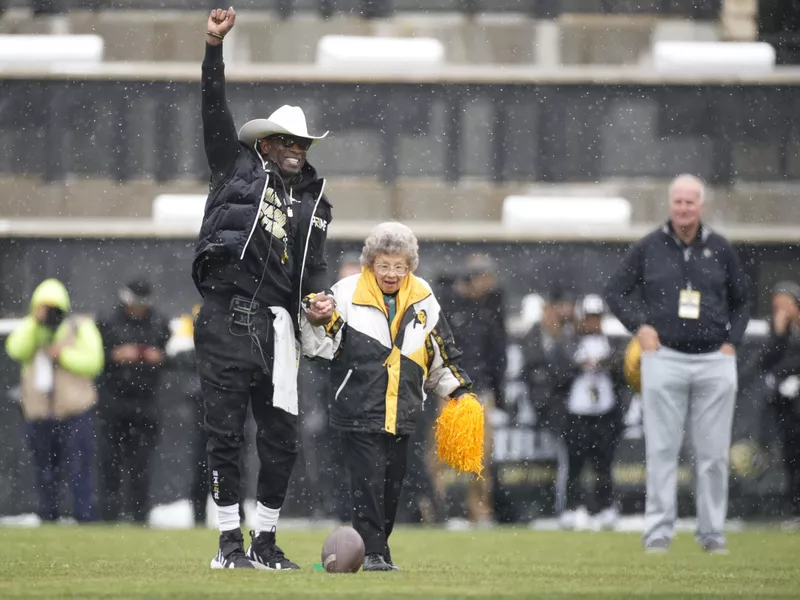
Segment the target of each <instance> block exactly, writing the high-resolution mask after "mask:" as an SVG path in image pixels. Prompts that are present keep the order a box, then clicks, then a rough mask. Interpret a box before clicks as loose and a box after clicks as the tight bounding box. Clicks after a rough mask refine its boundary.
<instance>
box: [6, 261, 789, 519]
mask: <svg viewBox="0 0 800 600" xmlns="http://www.w3.org/2000/svg"><path fill="white" fill-rule="evenodd" d="M360 271H361V265H360V264H359V257H358V255H357V254H345V255H343V256H341V257H340V259H339V261H338V270H337V271H336V272H335V273H334V275H335V277H334V278H333V279H334V280H339V279H341V278H344V277H347V276H348V275H352V274H355V273H358V272H360ZM500 272H501V270H500V268H499V267H498V265H497V263H496V262H494V261H493V259H492V258H491V257H489V256H488V255H485V254H475V255H471V256H469V257H468V258H467V260H466V261H465V262H464V263H463V264H461V265H457V266H454V268H452V269H451V270H449V271H448V272H447V273H445V274H442V275H441V276H440V277H439V278H438V279H437V280H436V281H434V282H432V284H433V285H434V288H435V293H436V296H437V298H438V299H439V301H440V303H441V305H442V307H443V308H444V311H445V314H446V315H447V318H448V321H449V323H450V326H451V328H452V330H453V333H454V336H455V338H456V340H457V341H458V344H459V346H460V348H461V351H462V352H463V357H462V364H463V366H464V368H465V369H467V370H468V372H469V373H470V374H471V376H472V379H473V381H474V391H475V392H476V394H477V395H478V397H479V398H480V401H481V403H482V404H483V405H484V407H485V413H486V416H487V424H486V425H487V426H486V434H487V435H486V440H485V444H486V464H485V469H486V470H485V477H484V478H474V477H471V478H470V480H469V483H468V484H467V486H466V487H467V491H466V498H465V502H464V506H463V507H461V511H462V513H463V517H464V518H465V519H466V520H468V521H469V522H470V523H472V524H473V525H474V526H476V527H485V526H491V525H492V524H493V523H494V522H495V521H496V515H495V502H494V499H493V497H492V494H493V491H494V487H495V485H494V480H493V476H492V474H493V469H492V465H491V456H492V430H493V425H496V424H497V423H501V422H504V421H505V422H507V421H508V420H509V418H510V417H513V415H509V412H510V411H513V410H514V409H515V408H514V407H512V406H507V404H506V401H505V397H504V396H505V391H506V373H507V364H506V357H507V352H506V349H507V347H508V345H509V343H510V339H509V334H508V333H507V331H506V322H507V319H506V317H507V315H506V314H505V307H506V302H505V300H504V296H503V287H502V282H501V281H500V279H499V277H498V273H500ZM543 297H544V302H543V305H542V310H541V315H540V317H539V318H538V319H537V320H536V322H535V324H534V325H533V326H532V327H531V328H530V329H529V330H528V331H527V332H526V333H525V334H524V335H523V336H522V337H521V338H520V339H519V340H518V342H519V345H520V347H521V349H522V355H523V366H522V379H523V381H524V382H525V384H526V386H527V389H528V396H529V399H530V401H531V403H532V405H533V407H534V408H535V410H536V413H537V419H538V426H540V427H544V428H547V429H549V430H550V431H552V432H555V434H556V435H557V436H558V437H559V439H560V440H562V442H563V445H564V447H565V449H566V455H567V463H568V464H567V479H566V490H565V494H564V495H563V497H562V498H560V499H559V503H560V505H559V506H558V507H557V513H558V514H559V519H560V525H561V526H562V527H563V528H567V529H572V528H583V527H585V526H586V525H587V522H588V521H589V520H590V519H594V520H595V522H596V524H597V525H598V526H599V527H606V528H613V527H614V525H615V523H616V522H617V519H618V517H619V511H618V508H617V505H616V501H615V494H614V489H613V479H612V463H613V460H614V453H615V449H616V447H617V444H618V443H619V441H620V439H621V434H622V430H623V422H622V419H623V413H624V409H625V407H624V406H622V402H623V398H626V397H628V396H629V394H627V395H626V394H625V393H624V390H625V388H626V387H627V386H629V385H630V384H631V377H630V373H628V374H627V378H626V372H625V361H626V358H628V359H630V351H631V350H630V347H628V348H625V347H624V346H623V347H620V346H619V344H617V345H616V346H615V345H614V344H612V343H610V340H609V338H608V336H607V335H606V333H604V326H603V324H604V323H605V322H607V320H608V319H609V316H610V314H609V312H608V308H607V302H606V301H605V299H604V297H603V296H602V295H600V294H589V295H585V296H582V297H578V296H576V295H575V294H574V293H573V292H572V286H571V284H570V283H569V282H566V281H558V282H556V283H555V284H553V285H552V286H551V288H550V289H549V290H548V291H547V292H546V293H545V294H543ZM112 305H113V306H111V307H110V309H109V310H108V312H107V313H104V314H102V315H101V316H100V317H99V318H98V319H96V320H95V319H93V318H92V317H90V316H88V315H78V314H73V313H72V312H71V310H70V300H69V295H68V292H67V290H66V289H65V288H64V286H63V285H62V284H61V283H60V282H58V281H57V280H47V281H45V282H43V283H41V284H40V285H39V286H38V287H37V288H36V291H35V292H34V294H33V296H32V298H31V305H30V312H29V314H28V315H27V316H26V317H25V318H24V319H22V320H21V322H20V325H19V326H18V327H17V329H16V330H15V331H14V332H12V334H11V335H10V336H9V337H8V339H7V342H6V349H7V352H8V353H9V355H10V356H11V357H12V358H14V359H15V360H17V361H19V362H20V363H22V364H23V365H24V368H23V377H22V385H21V389H22V399H21V409H22V412H23V415H24V419H25V426H26V429H25V435H26V438H27V441H28V444H29V447H30V449H31V452H32V455H33V458H34V461H35V470H36V483H37V486H38V492H39V511H38V512H39V516H40V517H41V519H43V520H46V521H53V520H58V519H60V518H62V517H65V516H68V515H69V514H70V513H71V515H72V516H73V517H74V518H75V519H76V520H77V521H80V522H87V521H94V520H103V521H118V520H121V519H125V520H132V521H135V522H139V523H145V522H146V520H147V515H148V512H149V510H150V508H151V494H150V492H151V485H152V484H151V477H150V475H151V463H152V459H153V452H154V449H155V448H156V444H157V441H158V437H159V429H160V422H159V411H158V410H157V404H158V403H157V394H158V393H159V390H160V389H161V387H160V384H161V379H162V376H163V375H164V373H165V372H166V371H167V370H174V371H178V372H179V373H181V377H182V378H184V381H185V383H186V385H185V390H186V400H187V403H188V405H189V406H191V407H192V409H193V415H192V417H191V419H190V420H191V421H192V422H191V423H189V424H188V426H187V427H186V429H185V431H186V432H187V436H188V439H186V446H187V448H189V452H190V454H191V464H192V465H193V466H194V473H193V474H192V477H191V481H192V483H191V486H190V489H188V490H186V495H187V496H189V497H190V498H191V500H192V504H193V507H194V517H195V520H196V522H198V523H203V522H205V520H206V516H207V515H206V506H207V499H208V494H209V480H208V476H207V473H206V469H205V464H206V463H205V435H204V433H203V408H202V402H201V399H200V393H199V381H197V374H196V361H195V356H194V350H193V347H192V344H191V327H192V316H191V315H189V314H187V315H186V316H185V317H184V318H182V319H181V320H179V322H178V328H177V329H173V331H170V324H169V321H168V319H167V318H166V317H165V316H164V315H162V314H161V313H160V312H159V310H158V308H157V307H156V306H155V294H154V290H153V289H151V286H150V284H149V283H148V281H147V280H146V279H145V278H142V279H137V280H133V281H129V282H127V283H126V284H125V285H123V286H122V287H121V288H120V290H119V294H118V298H117V299H116V300H115V301H114V302H112ZM194 310H195V312H196V310H197V307H195V309H194ZM770 332H771V333H770V335H769V337H768V338H767V340H766V342H765V343H764V347H763V350H762V352H761V354H760V355H759V357H758V365H759V368H761V369H762V371H763V372H764V374H765V375H766V378H767V382H768V385H769V388H770V390H771V401H770V402H769V403H768V404H767V406H768V410H769V415H768V417H769V418H772V419H774V420H775V422H776V423H777V424H778V426H779V430H780V431H781V435H782V438H781V446H782V454H783V467H784V469H785V471H786V476H787V482H788V485H787V487H786V513H787V517H789V518H790V519H793V520H792V521H791V523H794V525H795V526H796V525H797V524H798V523H799V522H800V520H799V519H800V475H799V472H800V285H798V284H796V283H794V282H791V281H783V282H781V283H779V284H778V285H777V286H775V288H774V290H773V295H772V316H771V319H770ZM178 338H179V339H181V340H183V342H182V343H178V344H175V343H174V342H175V340H176V339H178ZM170 339H172V340H173V343H172V344H170ZM169 346H171V349H170V351H169V352H168V347H169ZM93 383H94V385H92V384H93ZM299 385H300V402H301V419H300V434H301V439H302V444H301V447H302V456H303V459H304V461H305V470H304V471H305V473H306V474H307V477H306V481H305V485H306V487H307V488H308V497H307V498H306V499H305V500H304V501H305V502H307V504H308V513H309V514H310V515H311V516H312V517H314V518H334V519H336V520H339V521H342V522H346V521H348V520H349V518H350V515H349V512H350V504H349V492H348V490H347V489H346V484H345V483H344V481H345V478H344V477H343V476H342V473H343V472H344V461H343V456H342V453H341V448H340V444H339V443H338V442H337V436H338V434H337V432H335V431H334V430H332V429H331V428H330V427H329V426H328V409H329V404H330V399H331V395H332V389H331V382H330V380H329V377H328V366H327V363H319V362H304V364H303V366H302V368H301V371H300V381H299ZM634 385H635V384H634ZM439 402H440V401H439V400H438V399H436V398H430V401H429V402H427V403H426V408H425V411H424V412H425V414H424V416H423V419H425V420H427V425H432V423H433V420H434V419H435V418H436V415H437V413H438V410H439V407H440V404H439ZM419 431H420V433H419V435H418V436H417V438H418V439H417V440H416V442H417V443H416V446H415V448H416V450H415V451H414V455H415V457H416V460H417V463H418V465H419V466H420V470H419V471H415V472H414V473H413V474H412V476H411V481H410V484H411V485H409V486H408V490H409V493H408V496H409V498H410V500H409V501H410V502H411V503H412V504H413V505H414V506H413V510H414V511H416V512H417V514H418V515H419V517H420V519H421V520H422V521H423V522H428V523H437V522H443V521H444V520H446V518H447V517H448V516H452V514H453V511H452V510H448V498H447V486H446V472H445V469H444V468H443V467H442V466H441V464H440V463H439V462H438V461H437V460H436V459H435V457H434V456H433V452H432V448H433V444H432V440H431V439H430V435H431V434H430V432H431V431H432V428H431V427H429V426H425V427H420V428H419ZM585 468H588V469H590V470H591V472H592V474H593V475H592V477H593V481H592V482H591V485H589V486H586V489H584V487H585V486H584V483H585V481H584V480H583V479H582V477H581V474H582V473H584V469H585ZM62 484H68V488H69V491H70V506H71V510H70V511H66V510H65V508H64V507H60V506H59V503H58V498H59V496H60V494H59V493H58V489H59V486H61V485H62ZM242 495H243V497H246V495H247V491H246V489H245V486H244V485H243V492H242ZM449 508H450V509H451V508H452V507H449ZM448 512H449V515H448ZM456 512H458V509H457V510H456Z"/></svg>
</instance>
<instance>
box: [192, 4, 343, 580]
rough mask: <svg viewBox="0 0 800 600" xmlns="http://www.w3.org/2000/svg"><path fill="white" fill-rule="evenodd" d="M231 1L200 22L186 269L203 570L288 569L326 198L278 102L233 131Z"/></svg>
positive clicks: (297, 123)
mask: <svg viewBox="0 0 800 600" xmlns="http://www.w3.org/2000/svg"><path fill="white" fill-rule="evenodd" d="M235 22H236V12H235V11H234V10H233V8H230V9H227V10H224V9H214V10H212V11H211V13H210V14H209V17H208V21H207V32H206V46H205V58H204V59H203V67H202V77H201V113H202V122H203V139H204V143H205V152H206V158H207V160H208V166H209V169H210V171H211V182H210V189H209V195H208V200H207V202H206V207H205V214H204V216H203V222H202V225H201V228H200V234H199V236H198V240H197V245H196V247H195V256H194V261H193V265H192V276H193V279H194V283H195V285H196V287H197V289H198V291H199V292H200V294H201V295H202V296H203V305H202V307H201V309H200V313H199V314H198V315H197V319H196V322H195V329H194V340H195V350H196V352H197V360H198V373H199V376H200V390H201V394H202V397H203V403H204V406H205V426H206V435H207V438H208V444H207V450H208V471H209V477H210V483H211V496H212V498H213V500H214V502H215V503H216V505H217V513H218V516H219V529H220V537H219V549H218V552H217V554H216V556H215V557H214V558H213V559H212V561H211V568H214V569H222V568H224V569H238V568H245V569H251V568H266V569H273V570H291V569H298V568H299V567H298V565H297V564H296V563H294V562H292V561H290V560H289V559H288V558H286V556H285V554H284V553H283V551H282V550H281V548H280V547H279V546H277V544H276V531H277V525H278V517H279V515H280V510H281V507H282V506H283V503H284V500H285V498H286V491H287V488H288V485H289V478H290V477H291V474H292V469H293V468H294V463H295V461H296V459H297V444H298V424H297V414H298V399H297V364H298V354H297V347H296V336H297V334H298V333H299V329H300V316H299V315H300V306H301V301H302V299H303V298H305V297H307V296H310V294H312V293H314V294H316V295H315V296H314V297H313V299H312V300H311V301H310V302H311V304H312V305H313V306H314V307H315V308H318V309H319V315H320V317H319V318H320V319H321V320H320V322H321V323H323V322H326V321H327V320H328V318H330V315H331V314H332V313H333V301H332V299H331V298H329V297H328V296H327V295H326V294H324V293H322V292H323V291H324V289H325V288H326V285H327V262H326V257H325V240H326V236H327V230H328V225H329V224H330V222H331V204H330V202H329V201H328V199H327V198H326V196H325V194H324V190H325V181H324V179H322V178H320V177H319V176H318V175H317V172H316V170H315V169H314V167H312V166H311V165H310V164H309V163H308V162H307V160H306V156H307V153H308V151H309V149H310V148H311V146H312V145H313V144H314V143H316V142H317V141H319V140H321V139H322V138H324V137H325V136H326V135H327V133H326V134H323V135H319V136H315V135H312V134H310V133H309V132H308V126H307V124H306V118H305V114H304V113H303V110H302V109H301V108H299V107H296V106H289V105H284V106H281V107H280V108H279V109H278V110H276V111H275V112H273V113H272V114H271V115H270V116H269V118H267V119H254V120H252V121H249V122H247V123H245V125H244V126H243V127H242V128H241V129H240V130H239V132H238V133H237V131H236V128H235V126H234V122H233V117H232V115H231V111H230V109H229V107H228V102H227V98H226V95H225V65H224V63H223V61H222V48H223V39H224V38H225V36H226V35H227V34H228V32H230V31H231V29H232V28H233V27H234V24H235ZM248 405H249V406H250V407H251V408H252V412H253V416H254V418H255V421H256V426H257V432H258V433H257V437H256V446H257V451H258V456H259V462H260V469H259V472H258V484H257V490H256V499H257V506H256V514H257V524H256V529H255V531H252V532H250V535H251V538H252V543H251V544H250V547H249V548H248V549H247V551H245V549H244V539H243V536H242V532H241V529H240V527H241V519H240V517H239V502H240V497H239V489H240V480H241V473H240V468H239V466H240V458H241V452H242V442H243V439H244V427H245V418H246V415H247V409H248Z"/></svg>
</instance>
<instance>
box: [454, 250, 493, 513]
mask: <svg viewBox="0 0 800 600" xmlns="http://www.w3.org/2000/svg"><path fill="white" fill-rule="evenodd" d="M496 273H497V265H496V264H495V263H494V261H492V259H491V258H490V257H489V256H487V255H485V254H473V255H471V256H470V257H469V258H468V259H467V261H466V264H465V265H464V269H463V273H462V274H461V276H460V277H459V278H457V280H456V281H455V282H453V284H452V285H451V286H449V288H447V287H446V288H445V289H444V290H443V291H442V298H441V301H440V302H441V305H442V309H443V310H444V311H445V313H446V314H447V317H448V321H449V323H450V327H451V329H452V331H453V337H454V339H455V340H456V343H457V344H458V345H459V348H461V349H462V357H461V361H462V365H463V368H464V370H465V371H467V372H468V373H469V374H470V376H471V377H472V389H473V391H474V392H475V393H476V395H477V397H478V400H479V401H480V402H481V404H483V406H484V411H485V412H484V415H485V417H486V423H485V428H484V433H485V447H484V466H483V468H484V471H483V472H484V475H483V477H481V478H478V477H474V476H470V481H469V483H468V485H467V516H468V518H469V521H470V522H471V523H472V524H475V525H478V526H486V525H489V524H491V523H493V522H494V505H493V500H492V488H493V477H492V471H491V456H492V427H491V424H490V423H489V417H490V416H491V414H492V411H493V409H494V408H495V407H496V406H497V407H502V405H503V387H504V384H505V372H506V345H507V335H506V326H505V319H504V317H503V292H502V290H501V289H500V287H499V285H498V281H497V277H496ZM440 473H441V469H440Z"/></svg>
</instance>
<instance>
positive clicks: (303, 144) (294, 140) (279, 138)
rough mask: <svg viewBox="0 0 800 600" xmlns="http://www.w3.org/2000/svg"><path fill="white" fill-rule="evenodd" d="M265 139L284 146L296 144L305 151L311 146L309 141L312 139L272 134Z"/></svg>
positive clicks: (288, 146) (289, 146)
mask: <svg viewBox="0 0 800 600" xmlns="http://www.w3.org/2000/svg"><path fill="white" fill-rule="evenodd" d="M267 139H268V140H275V141H276V142H279V143H280V144H281V145H282V146H283V147H284V148H291V147H293V146H297V147H298V148H300V150H302V151H303V152H306V151H307V150H308V149H309V148H311V142H312V140H310V139H308V138H300V137H291V136H288V135H272V136H270V137H268V138H267Z"/></svg>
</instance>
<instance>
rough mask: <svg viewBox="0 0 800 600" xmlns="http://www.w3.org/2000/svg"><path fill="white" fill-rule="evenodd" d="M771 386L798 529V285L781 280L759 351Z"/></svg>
mask: <svg viewBox="0 0 800 600" xmlns="http://www.w3.org/2000/svg"><path fill="white" fill-rule="evenodd" d="M761 368H762V369H763V370H764V371H766V373H767V385H768V387H769V388H770V390H771V398H770V409H771V410H772V411H773V412H774V414H775V417H776V419H777V422H778V428H779V429H780V431H781V453H782V454H783V468H784V471H785V472H786V479H787V482H788V486H787V492H788V493H787V496H788V497H789V506H790V511H791V513H790V514H791V520H789V521H787V522H786V523H785V524H784V527H785V528H786V529H791V530H797V529H800V285H797V284H796V283H795V282H793V281H782V282H780V283H779V284H777V285H776V286H775V287H774V288H773V290H772V322H771V328H770V337H769V340H768V341H767V343H766V346H765V347H764V350H763V352H762V355H761Z"/></svg>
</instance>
